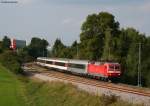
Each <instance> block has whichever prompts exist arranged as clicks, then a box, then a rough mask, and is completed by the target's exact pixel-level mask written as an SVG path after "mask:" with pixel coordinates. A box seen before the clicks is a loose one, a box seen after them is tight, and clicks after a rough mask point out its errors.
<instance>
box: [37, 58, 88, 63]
mask: <svg viewBox="0 0 150 106" xmlns="http://www.w3.org/2000/svg"><path fill="white" fill-rule="evenodd" d="M37 59H41V60H47V61H57V62H64V63H68V62H69V63H74V64H88V60H77V59H66V58H47V57H38V58H37Z"/></svg>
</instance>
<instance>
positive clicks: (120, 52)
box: [50, 12, 150, 86]
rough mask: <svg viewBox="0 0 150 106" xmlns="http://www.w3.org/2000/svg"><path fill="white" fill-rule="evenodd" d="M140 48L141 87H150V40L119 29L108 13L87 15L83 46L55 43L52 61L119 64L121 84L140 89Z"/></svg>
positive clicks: (128, 30)
mask: <svg viewBox="0 0 150 106" xmlns="http://www.w3.org/2000/svg"><path fill="white" fill-rule="evenodd" d="M140 44H141V74H142V75H141V76H142V85H143V86H150V37H149V36H146V35H145V34H142V33H140V32H139V31H137V30H136V29H134V28H126V29H124V28H122V29H121V28H120V26H119V22H118V21H116V20H115V17H114V16H113V15H112V14H110V13H107V12H100V13H98V14H91V15H88V16H87V18H86V21H85V22H84V23H83V24H82V27H81V33H80V42H77V41H74V42H73V44H72V45H71V46H66V45H64V44H63V43H62V41H61V39H56V41H55V43H54V46H53V48H52V50H51V52H50V56H51V57H59V58H76V59H88V60H95V61H116V62H119V63H120V64H121V66H122V77H121V82H123V83H128V84H133V85H137V80H138V65H139V64H138V60H139V46H140Z"/></svg>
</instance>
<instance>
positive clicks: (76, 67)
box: [36, 57, 121, 80]
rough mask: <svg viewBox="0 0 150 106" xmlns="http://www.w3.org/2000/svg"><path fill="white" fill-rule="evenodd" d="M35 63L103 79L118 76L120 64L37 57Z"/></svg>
mask: <svg viewBox="0 0 150 106" xmlns="http://www.w3.org/2000/svg"><path fill="white" fill-rule="evenodd" d="M36 63H37V64H38V65H40V66H44V67H47V68H54V69H58V70H63V71H64V72H71V73H75V74H80V75H85V76H91V77H94V78H98V79H105V80H111V79H113V78H119V77H120V75H121V67H120V64H119V63H115V62H93V61H92V62H91V61H87V60H73V59H59V58H46V57H38V58H37V62H36Z"/></svg>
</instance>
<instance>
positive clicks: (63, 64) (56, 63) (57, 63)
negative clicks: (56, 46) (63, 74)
mask: <svg viewBox="0 0 150 106" xmlns="http://www.w3.org/2000/svg"><path fill="white" fill-rule="evenodd" d="M55 65H58V66H65V63H61V62H55Z"/></svg>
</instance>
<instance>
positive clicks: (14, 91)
mask: <svg viewBox="0 0 150 106" xmlns="http://www.w3.org/2000/svg"><path fill="white" fill-rule="evenodd" d="M21 89H22V87H21V84H20V82H19V81H18V79H16V77H15V76H14V75H13V74H12V73H11V72H9V71H8V70H7V69H6V68H4V67H3V66H1V65H0V106H25V102H24V99H23V97H22V91H21Z"/></svg>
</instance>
